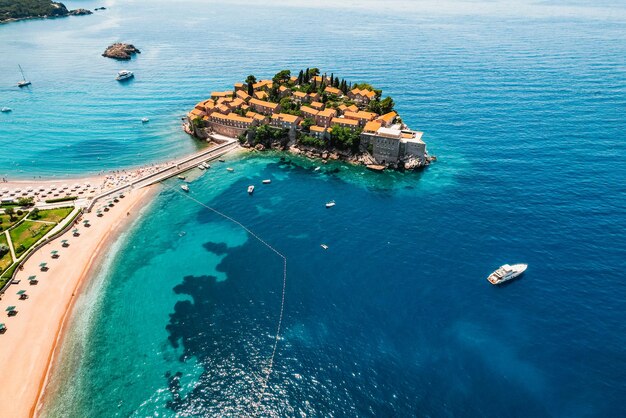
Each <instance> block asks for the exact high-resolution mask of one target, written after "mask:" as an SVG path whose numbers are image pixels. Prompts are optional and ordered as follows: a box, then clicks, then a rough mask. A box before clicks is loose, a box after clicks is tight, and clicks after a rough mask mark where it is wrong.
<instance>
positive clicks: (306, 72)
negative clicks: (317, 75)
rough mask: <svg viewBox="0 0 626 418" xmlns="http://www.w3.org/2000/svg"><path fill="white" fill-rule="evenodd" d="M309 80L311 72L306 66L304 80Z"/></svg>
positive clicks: (306, 81)
mask: <svg viewBox="0 0 626 418" xmlns="http://www.w3.org/2000/svg"><path fill="white" fill-rule="evenodd" d="M309 81H311V72H310V71H309V69H308V68H307V69H306V71H305V72H304V82H305V83H308V82H309Z"/></svg>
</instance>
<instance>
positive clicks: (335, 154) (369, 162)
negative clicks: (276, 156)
mask: <svg viewBox="0 0 626 418" xmlns="http://www.w3.org/2000/svg"><path fill="white" fill-rule="evenodd" d="M185 132H187V131H185ZM187 133H189V134H191V135H193V134H192V133H190V132H187ZM242 147H243V148H245V149H248V150H250V151H253V150H254V151H259V152H263V151H267V150H272V151H279V152H285V153H289V154H293V155H299V156H301V157H306V158H308V159H310V160H321V161H322V164H327V163H328V161H342V162H345V163H348V164H352V165H361V166H365V167H366V168H368V169H371V170H373V171H377V172H381V171H384V170H385V169H390V170H397V171H411V170H418V169H422V168H425V167H428V166H429V165H430V163H431V162H434V161H437V157H435V156H430V157H428V159H427V160H426V161H425V162H424V163H420V162H418V161H417V160H415V161H411V160H409V161H402V162H399V163H398V164H397V165H379V164H377V163H376V161H375V160H374V159H373V158H372V156H371V155H369V154H367V153H361V154H351V153H349V152H342V151H339V150H320V149H317V148H314V147H307V146H303V145H302V144H298V143H295V144H291V145H288V146H286V147H283V146H282V145H281V144H279V143H273V144H272V146H271V147H270V148H266V147H265V146H264V145H263V144H256V145H254V146H252V145H250V144H248V143H245V144H243V145H242Z"/></svg>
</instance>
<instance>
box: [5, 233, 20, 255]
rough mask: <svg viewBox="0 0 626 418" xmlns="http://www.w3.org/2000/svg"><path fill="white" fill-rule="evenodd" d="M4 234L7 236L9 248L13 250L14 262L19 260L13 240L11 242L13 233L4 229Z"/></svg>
mask: <svg viewBox="0 0 626 418" xmlns="http://www.w3.org/2000/svg"><path fill="white" fill-rule="evenodd" d="M4 234H5V235H6V237H7V243H8V244H9V250H10V251H11V258H13V262H14V263H15V262H16V261H17V257H15V250H14V249H13V242H11V235H9V231H8V230H6V231H4Z"/></svg>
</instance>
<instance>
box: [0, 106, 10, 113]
mask: <svg viewBox="0 0 626 418" xmlns="http://www.w3.org/2000/svg"><path fill="white" fill-rule="evenodd" d="M12 110H13V109H11V108H10V107H3V108H2V109H0V111H1V112H2V113H8V112H10V111H12Z"/></svg>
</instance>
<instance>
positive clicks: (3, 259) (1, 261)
mask: <svg viewBox="0 0 626 418" xmlns="http://www.w3.org/2000/svg"><path fill="white" fill-rule="evenodd" d="M73 209H74V208H73V207H63V208H55V209H39V208H32V209H28V208H25V209H14V208H12V207H9V208H5V209H4V212H5V213H4V214H0V227H3V228H4V231H8V232H9V238H10V240H11V244H12V245H13V249H14V251H15V256H16V257H17V260H13V257H12V256H11V253H10V251H7V250H9V242H8V241H7V237H6V234H5V232H2V233H0V288H1V287H2V286H4V285H5V284H6V282H7V280H9V278H10V277H11V275H12V274H13V272H14V271H15V269H16V268H17V265H18V264H19V261H20V260H21V259H22V258H23V257H24V256H25V255H26V254H27V253H28V252H29V250H31V249H32V248H33V247H34V246H35V245H36V244H37V243H38V242H39V241H41V239H42V238H43V237H45V236H46V235H47V234H48V232H50V231H51V230H52V229H53V228H54V227H55V226H57V225H59V224H61V223H63V222H65V224H67V223H68V222H73V221H74V218H72V219H70V218H69V215H70V214H71V213H72V211H73ZM78 213H79V212H78ZM78 213H76V215H75V216H77V215H78Z"/></svg>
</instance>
